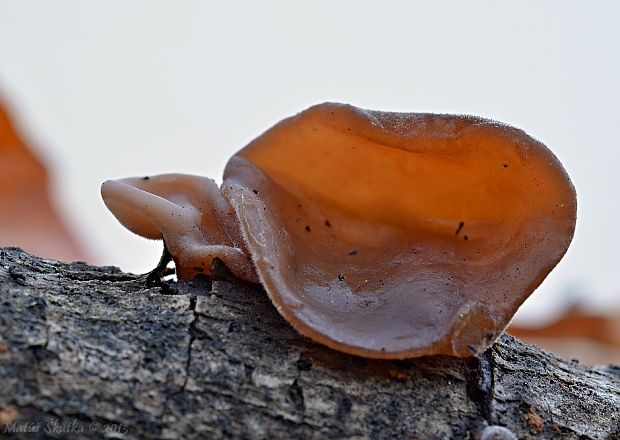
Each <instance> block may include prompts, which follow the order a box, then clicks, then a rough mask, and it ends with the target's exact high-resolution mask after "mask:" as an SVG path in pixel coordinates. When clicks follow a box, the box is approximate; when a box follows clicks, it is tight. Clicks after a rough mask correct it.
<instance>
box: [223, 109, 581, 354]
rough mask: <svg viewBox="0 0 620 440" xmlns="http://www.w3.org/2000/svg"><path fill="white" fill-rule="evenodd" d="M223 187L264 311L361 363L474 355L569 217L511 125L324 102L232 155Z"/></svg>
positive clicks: (562, 192) (563, 182)
mask: <svg viewBox="0 0 620 440" xmlns="http://www.w3.org/2000/svg"><path fill="white" fill-rule="evenodd" d="M223 191H224V194H225V195H226V196H227V197H228V198H229V199H230V200H231V203H232V204H233V206H234V209H235V211H236V212H237V215H238V216H239V218H240V225H241V229H242V231H243V232H244V233H245V235H246V241H247V243H248V246H249V249H250V252H251V253H252V255H253V258H254V261H255V264H256V268H257V272H258V274H259V276H260V278H261V280H262V282H263V284H264V285H265V288H266V290H267V291H268V293H269V294H270V296H271V298H272V300H273V301H274V303H275V304H276V306H278V308H279V310H280V312H281V313H282V314H283V315H284V316H285V317H286V318H287V319H288V320H289V321H290V322H291V323H292V324H293V325H294V326H295V327H296V328H297V329H298V330H299V331H301V332H302V333H304V334H306V335H309V336H311V337H313V338H314V339H317V340H319V341H321V342H323V343H325V344H327V345H329V346H332V347H334V348H338V349H340V350H343V351H348V352H351V353H355V354H360V355H364V356H370V357H408V356H419V355H424V354H436V353H445V354H456V355H471V354H476V353H478V352H480V351H482V350H484V349H486V348H487V347H488V346H489V345H490V343H492V341H493V340H494V339H495V338H496V337H497V336H498V335H499V333H500V332H501V331H502V330H503V328H504V327H505V326H506V325H507V324H508V322H509V320H510V318H511V317H512V315H513V314H514V312H515V311H516V309H517V308H518V306H519V305H520V304H521V303H522V302H523V301H524V300H525V298H527V296H528V295H529V294H530V293H531V292H532V291H533V290H534V289H535V288H536V287H537V286H538V284H540V282H541V281H542V280H543V279H544V277H545V276H546V275H547V273H548V272H549V271H550V270H551V269H552V268H553V267H554V266H555V264H556V263H557V262H558V261H559V259H560V258H561V257H562V255H563V254H564V252H565V251H566V249H567V247H568V244H569V242H570V240H571V238H572V234H573V230H574V222H575V206H576V204H575V194H574V190H573V187H572V185H571V184H570V181H569V180H568V177H567V175H566V173H565V172H564V170H563V168H562V167H561V165H560V164H559V162H558V161H557V159H556V158H555V157H554V156H553V154H552V153H551V152H550V151H549V150H548V149H547V148H546V147H545V146H544V145H542V144H541V143H539V142H537V141H535V140H534V139H532V138H531V137H529V136H527V135H526V134H525V133H524V132H522V131H520V130H517V129H515V128H512V127H508V126H505V125H501V124H498V123H496V122H493V121H488V120H484V119H480V118H475V117H467V116H450V115H432V114H395V113H383V112H367V111H363V110H360V109H356V108H353V107H351V106H346V105H338V104H323V105H320V106H316V107H313V108H311V109H309V110H307V111H305V112H303V113H301V114H299V115H297V116H295V117H292V118H289V119H287V120H285V121H283V122H281V123H279V124H278V125H276V126H275V127H273V128H272V129H270V130H269V131H267V132H266V133H265V134H264V135H262V136H261V137H259V138H258V139H256V140H255V141H253V142H252V143H251V144H250V145H248V146H247V147H246V148H244V149H243V150H241V151H240V152H239V153H238V154H237V155H236V156H235V157H234V158H233V159H232V160H231V161H229V164H228V166H227V168H226V171H225V181H224V187H223Z"/></svg>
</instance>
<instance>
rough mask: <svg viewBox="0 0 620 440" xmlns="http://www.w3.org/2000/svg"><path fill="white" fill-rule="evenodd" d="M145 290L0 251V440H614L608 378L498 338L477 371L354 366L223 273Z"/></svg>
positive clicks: (135, 282)
mask: <svg viewBox="0 0 620 440" xmlns="http://www.w3.org/2000/svg"><path fill="white" fill-rule="evenodd" d="M146 279H147V277H146V276H145V275H141V276H140V275H132V274H127V273H123V272H121V271H120V270H119V269H117V268H114V267H92V266H88V265H86V264H83V263H73V264H63V263H59V262H56V261H51V260H45V259H40V258H36V257H32V256H30V255H28V254H26V253H24V252H22V251H21V250H19V249H15V248H4V249H2V250H0V379H1V380H0V437H7V438H27V439H32V438H72V439H73V438H126V439H147V438H166V439H176V438H209V439H218V438H242V439H244V438H247V439H254V438H287V439H289V438H303V439H331V438H334V439H342V438H355V439H364V438H371V439H384V438H399V439H401V438H403V439H435V438H437V439H450V438H484V437H485V435H487V434H489V433H490V432H491V431H492V430H493V429H495V428H488V427H487V429H486V431H484V428H485V426H487V425H499V426H503V427H505V428H507V429H508V430H509V431H512V433H513V434H514V435H515V436H516V437H518V438H568V439H584V438H596V439H604V438H620V368H619V367H615V366H606V367H603V366H601V367H594V368H590V367H587V366H584V365H581V364H579V363H578V362H576V361H569V360H564V359H560V358H558V357H556V356H554V355H553V354H550V353H546V352H544V351H542V350H540V349H539V348H537V347H535V346H532V345H528V344H525V343H523V342H520V341H518V340H516V339H514V338H512V337H510V336H508V335H503V336H502V337H501V338H500V339H499V340H498V341H497V343H496V344H495V345H494V346H493V347H492V348H491V349H489V350H488V351H487V352H486V353H484V354H483V355H482V356H480V358H478V359H469V360H467V359H458V358H451V357H428V358H421V359H412V360H407V361H375V360H368V359H364V358H360V357H356V356H350V355H346V354H342V353H339V352H336V351H333V350H330V349H328V348H325V347H323V346H321V345H318V344H315V343H313V342H312V341H311V340H309V339H307V338H304V337H303V336H300V335H299V334H297V333H296V332H295V331H294V330H293V329H292V328H291V327H290V326H289V325H288V324H287V323H286V322H285V321H284V320H283V319H282V318H281V317H280V316H279V315H278V313H277V312H276V310H275V308H274V307H273V306H272V304H271V303H270V301H269V299H268V298H267V296H266V294H265V293H264V291H263V290H262V288H261V287H260V286H256V285H249V284H246V283H243V282H241V281H238V280H234V279H232V278H230V277H227V276H226V274H225V273H224V271H218V272H217V273H216V275H215V276H214V278H213V279H212V280H208V279H201V280H196V281H193V282H179V283H174V282H166V283H160V284H159V285H156V286H153V287H148V283H147V282H146ZM497 432H498V434H497V435H498V436H499V437H494V438H511V437H510V435H509V434H508V431H507V430H503V431H501V432H500V431H497ZM487 438H492V437H488V436H487Z"/></svg>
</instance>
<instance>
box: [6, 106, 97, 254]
mask: <svg viewBox="0 0 620 440" xmlns="http://www.w3.org/2000/svg"><path fill="white" fill-rule="evenodd" d="M7 245H8V246H19V247H22V248H24V249H25V250H26V251H28V252H31V253H35V254H37V255H39V256H43V257H47V258H56V259H59V260H63V261H75V260H84V259H86V252H85V251H84V250H83V249H82V247H81V246H80V244H79V243H78V241H77V240H76V238H75V237H74V236H73V235H72V233H71V231H70V229H69V228H67V227H66V226H65V224H64V221H63V219H62V216H61V215H60V214H59V212H58V210H57V209H56V207H55V206H54V203H53V197H52V190H51V188H50V185H49V176H48V170H47V167H46V166H45V164H44V163H43V162H42V161H41V160H40V159H39V158H38V157H37V155H36V154H35V150H33V149H32V148H30V147H29V146H28V144H27V143H26V142H25V141H24V140H23V139H22V136H21V135H20V134H19V133H18V131H17V129H16V127H15V126H14V124H13V121H12V119H11V117H10V114H9V112H8V111H6V110H5V109H4V107H3V106H2V104H1V103H0V246H7Z"/></svg>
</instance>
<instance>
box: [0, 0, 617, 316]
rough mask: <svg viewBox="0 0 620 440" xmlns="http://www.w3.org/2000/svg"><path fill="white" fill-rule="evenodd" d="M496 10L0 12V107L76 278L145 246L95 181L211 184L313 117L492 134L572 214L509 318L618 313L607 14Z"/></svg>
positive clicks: (284, 6)
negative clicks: (60, 221)
mask: <svg viewBox="0 0 620 440" xmlns="http://www.w3.org/2000/svg"><path fill="white" fill-rule="evenodd" d="M499 3H500V2H492V1H469V2H457V1H454V2H441V1H436V2H419V3H418V2H411V1H402V2H401V1H384V2H379V1H376V2H369V1H312V2H310V1H307V2H301V1H295V2H293V1H262V2H249V1H248V2H234V1H230V2H207V1H174V2H172V1H170V2H155V1H152V0H151V1H127V0H123V1H105V2H85V1H78V0H75V1H66V0H63V1H59V0H55V1H53V2H52V1H50V2H47V1H24V0H13V1H5V0H0V93H2V95H3V97H4V99H5V100H7V101H8V102H9V103H10V104H12V108H13V110H14V111H16V112H17V114H18V116H20V122H21V126H22V127H23V128H24V129H26V130H27V133H28V134H29V138H30V140H31V141H32V142H33V143H34V144H35V145H36V146H37V147H38V148H39V151H40V153H41V154H42V155H43V156H44V157H45V158H46V159H47V160H48V162H49V163H51V164H52V165H53V167H54V171H55V180H54V185H55V189H56V190H57V193H58V203H59V204H60V205H61V206H62V207H63V208H64V210H65V213H66V216H67V220H68V221H69V222H70V223H71V225H72V226H73V227H74V229H76V230H77V231H78V233H79V236H80V237H81V238H82V240H83V241H85V242H86V243H87V244H88V245H89V246H90V250H91V253H92V255H93V258H92V261H93V262H96V263H99V264H114V265H120V266H121V267H122V268H124V269H127V270H131V271H146V270H148V269H149V268H151V267H152V266H153V265H154V264H155V262H156V261H157V259H158V256H159V249H160V246H159V245H157V244H154V243H147V242H146V240H143V239H140V238H138V237H134V236H132V235H131V234H130V233H129V232H127V231H126V230H124V229H123V228H122V227H121V226H120V225H119V224H117V223H116V222H115V220H114V219H113V217H112V215H111V214H110V213H108V212H107V210H106V209H105V207H104V206H103V204H102V202H101V200H100V196H99V185H100V183H101V182H102V181H103V180H105V179H108V178H117V177H124V176H133V175H143V174H154V173H161V172H171V171H176V172H187V173H196V174H203V175H208V176H212V177H215V178H216V179H218V180H219V179H220V176H221V173H222V170H223V167H224V164H225V163H226V160H227V159H228V157H230V156H231V155H232V154H233V153H234V152H235V151H236V150H237V149H239V148H241V147H242V146H244V145H245V144H246V143H247V142H248V141H249V140H251V139H252V138H253V137H255V136H257V135H258V134H260V133H261V132H262V131H264V130H265V129H267V128H268V127H269V126H271V125H272V124H274V123H275V122H277V121H278V120H280V119H282V118H284V117H286V116H289V115H291V114H294V113H296V112H298V111H300V110H302V109H304V108H306V107H308V106H310V105H312V104H315V103H319V102H322V101H326V100H329V101H341V102H348V103H351V104H354V105H357V106H360V107H365V108H370V109H378V110H393V111H409V112H411V111H413V112H416V111H421V112H446V113H469V114H476V115H482V116H486V117H490V118H494V119H498V120H501V121H504V122H508V123H510V124H511V125H515V126H517V127H520V128H523V129H524V130H526V131H527V132H528V133H529V134H531V135H533V136H534V137H536V138H538V139H540V140H542V141H543V142H544V143H546V144H547V145H548V146H549V147H550V148H551V149H552V150H553V151H554V152H555V153H556V155H557V156H558V157H559V158H560V160H561V161H562V162H563V164H564V166H565V167H566V169H567V170H568V172H569V174H570V175H571V177H572V179H573V182H574V184H575V186H576V188H577V191H578V197H579V218H578V225H577V232H576V236H575V239H574V242H573V244H572V246H571V248H570V250H569V252H568V254H567V255H566V257H565V259H564V260H563V261H562V262H561V263H560V265H559V266H558V267H557V269H556V270H555V271H554V272H553V273H552V274H551V275H550V276H549V277H548V279H547V280H546V281H545V282H544V283H543V285H542V286H541V287H540V288H539V290H538V291H537V292H536V293H535V294H534V295H533V296H532V297H531V298H530V299H529V300H528V302H527V303H526V305H525V306H524V308H523V309H522V311H521V312H520V317H521V318H529V319H530V320H532V321H533V320H540V319H548V318H550V317H551V316H553V314H554V313H556V312H557V311H559V310H561V308H562V307H564V306H565V305H566V304H567V302H568V301H574V300H577V301H581V302H584V303H586V304H588V305H589V307H594V308H599V309H611V305H615V306H618V307H620V281H619V280H618V277H619V274H620V268H619V267H618V266H619V264H618V262H619V261H620V259H619V258H618V250H619V249H620V206H619V205H620V203H619V202H618V200H619V199H620V198H619V197H618V190H619V189H620V185H619V184H618V177H619V174H620V165H619V163H620V152H619V148H618V135H617V132H618V126H619V123H620V121H619V115H618V110H617V103H618V102H619V101H620V93H619V90H620V88H619V86H618V83H619V79H620V71H619V70H620V69H619V59H618V57H619V53H620V52H619V50H618V49H619V43H618V42H620V31H619V29H620V27H619V26H618V19H619V17H620V14H619V13H620V8H619V7H618V6H617V5H618V4H619V3H617V2H611V1H610V2H602V1H600V2H570V1H520V2H514V3H512V4H511V5H507V4H506V3H505V2H501V3H502V4H499Z"/></svg>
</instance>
